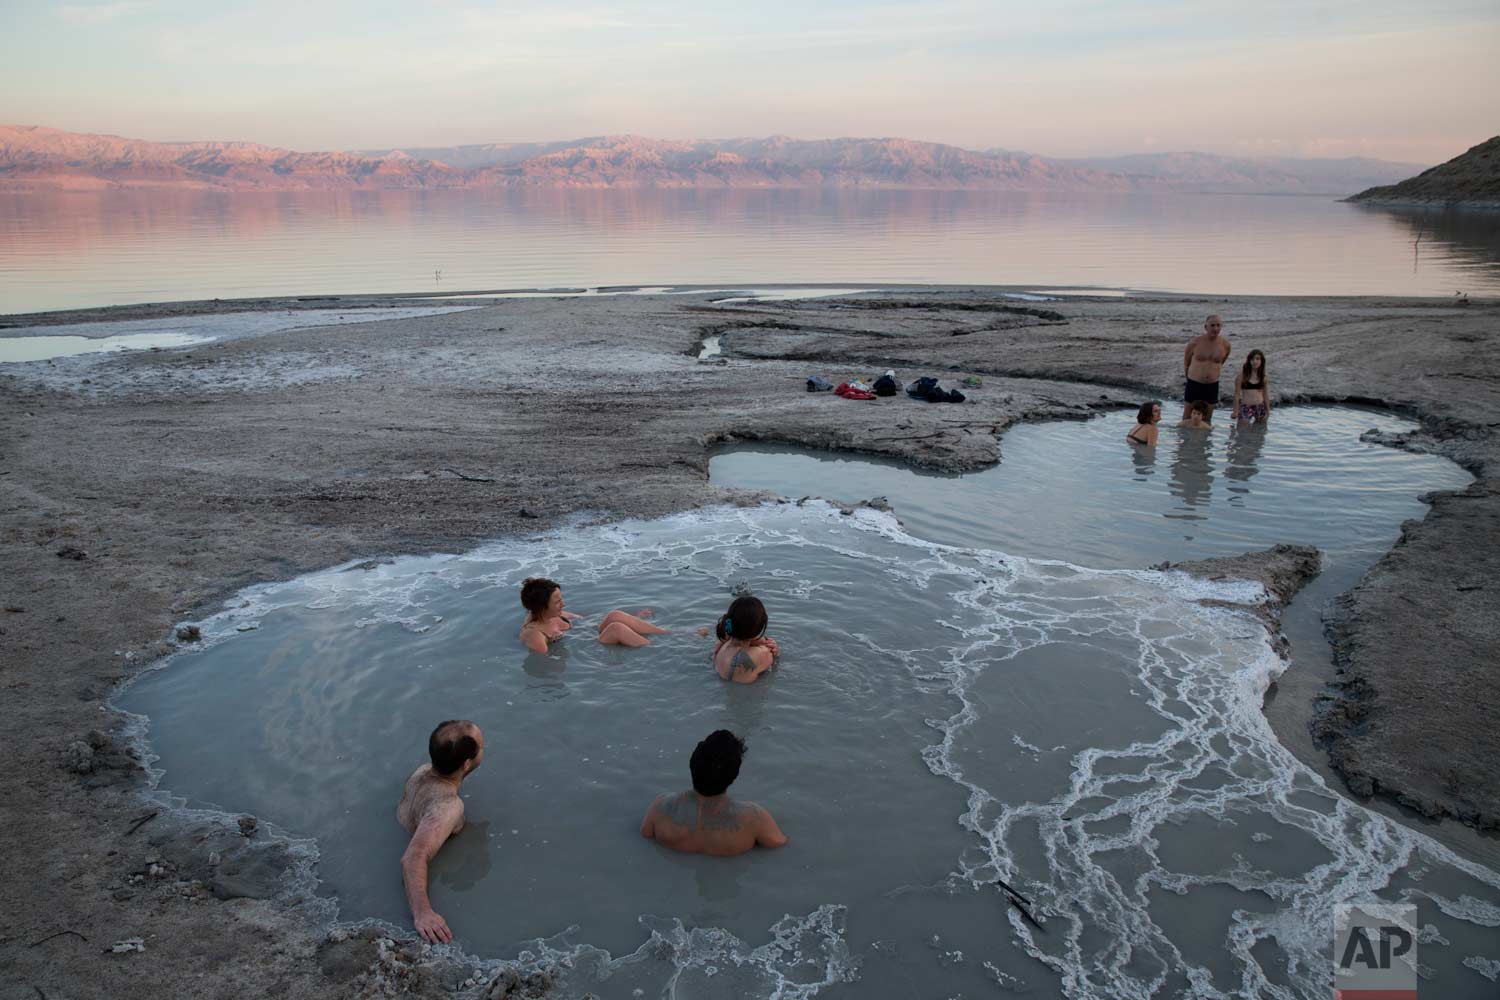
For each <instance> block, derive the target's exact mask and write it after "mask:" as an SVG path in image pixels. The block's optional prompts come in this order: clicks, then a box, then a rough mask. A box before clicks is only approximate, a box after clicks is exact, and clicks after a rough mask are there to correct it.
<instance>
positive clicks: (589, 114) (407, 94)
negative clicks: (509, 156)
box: [0, 0, 1500, 163]
mask: <svg viewBox="0 0 1500 1000" xmlns="http://www.w3.org/2000/svg"><path fill="white" fill-rule="evenodd" d="M278 24H284V25H291V26H293V27H292V28H290V29H283V28H276V27H273V26H274V25H278ZM1497 43H1500V6H1497V5H1496V4H1494V3H1493V2H1481V3H1474V2H1448V0H1443V2H1438V3H1434V4H1430V5H1427V6H1425V7H1411V6H1408V5H1397V4H1394V3H1388V2H1376V3H1353V2H1346V0H1333V2H1325V3H1318V4H1312V5H1309V4H1302V3H1291V2H1286V0H1275V2H1271V3H1266V4H1256V5H1247V4H1235V3H1228V2H1223V0H1209V2H1204V3H1195V4H1181V3H1179V2H1177V0H1155V2H1151V3H1142V4H1138V5H1134V6H1130V7H1126V6H1122V5H1119V4H1109V3H1100V2H1087V0H1064V2H1062V3H1060V4H1055V5H1052V6H1050V7H1046V8H1042V7H1040V6H1038V5H1031V4H1013V3H984V2H977V0H940V2H938V3H935V4H912V3H851V2H831V3H825V4H820V5H806V4H792V3H787V2H785V0H772V2H769V3H763V4H761V5H759V6H757V8H756V9H755V11H754V12H753V16H750V15H749V14H748V13H747V11H746V9H745V8H744V7H742V6H739V5H728V4H715V3H695V4H683V3H679V2H675V0H674V2H662V3H645V4H624V5H619V4H617V5H611V6H608V7H603V6H599V7H595V6H590V5H587V4H575V3H559V4H553V5H550V6H537V5H520V4H506V3H500V4H464V3H452V2H445V3H434V4H422V5H394V4H392V5H381V4H378V3H365V4H353V3H345V2H342V0H340V2H334V3H327V4H318V5H306V4H292V3H289V2H282V0H277V2H262V3H253V4H229V3H196V4H190V3H184V2H172V0H159V2H153V0H119V2H106V3H83V2H80V3H71V4H56V3H42V2H32V0H20V2H15V0H12V2H11V3H8V4H7V5H6V10H5V11H4V12H3V13H0V121H3V122H9V123H16V124H41V125H49V126H53V127H56V128H63V129H69V130H74V131H89V132H109V133H114V134H119V135H126V136H131V137H136V138H143V139H155V140H195V139H243V140H248V141H254V142H263V143H267V144H272V145H278V146H287V147H291V148H294V149H303V150H312V149H362V148H380V147H391V146H422V145H450V144H458V143H477V142H503V141H541V140H555V139H568V138H575V137H579V136H587V135H598V134H606V133H620V132H633V133H638V134H642V135H650V136H659V137H669V138H689V137H722V136H732V135H768V134H773V133H786V134H791V135H794V136H798V137H801V138H820V137H832V136H853V135H862V136H903V137H907V138H913V139H923V140H930V141H938V142H949V143H953V144H956V145H961V146H966V147H969V148H976V149H984V148H992V147H1004V148H1008V149H1017V150H1027V151H1031V152H1036V153H1042V154H1046V155H1052V156H1088V155H1107V154H1116V153H1129V152H1151V151H1166V150H1177V149H1196V150H1204V151H1209V152H1217V153H1224V154H1231V155H1283V156H1372V157H1380V158H1385V159H1395V160H1405V161H1411V162H1418V163H1437V162H1440V161H1442V160H1445V159H1448V158H1449V157H1452V156H1454V155H1456V154H1458V153H1460V152H1462V151H1463V150H1464V149H1466V148H1468V147H1469V146H1471V145H1474V144H1475V143H1477V142H1480V141H1482V140H1483V139H1485V138H1487V137H1488V136H1489V135H1491V134H1493V133H1494V132H1495V131H1496V130H1497V125H1500V59H1496V58H1495V53H1496V52H1497V51H1500V44H1497Z"/></svg>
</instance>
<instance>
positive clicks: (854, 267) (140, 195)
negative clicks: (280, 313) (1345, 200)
mask: <svg viewBox="0 0 1500 1000" xmlns="http://www.w3.org/2000/svg"><path fill="white" fill-rule="evenodd" d="M663 282H671V283H676V284H688V283H708V284H717V283H730V284H742V283H747V282H749V283H754V282H760V283H767V282H785V283H794V284H795V283H809V282H836V283H861V282H924V283H926V282H932V283H964V284H967V283H975V284H1004V285H1028V284H1040V285H1053V286H1056V285H1084V286H1105V287H1118V288H1135V289H1152V290H1169V291H1184V292H1210V293H1224V294H1277V295H1283V294H1285V295H1308V294H1320V295H1321V294H1350V295H1365V294H1371V295H1443V296H1451V295H1453V293H1454V291H1455V290H1459V289H1462V290H1465V291H1467V292H1469V293H1471V294H1475V295H1493V294H1500V213H1488V214H1484V213H1480V214H1455V213H1445V212H1435V213H1427V214H1424V213H1411V212H1393V211H1387V210H1381V209H1371V208H1362V207H1356V206H1353V205H1346V204H1342V203H1340V202H1337V201H1334V200H1332V199H1329V198H1321V197H1273V196H1249V195H1104V194H1101V195H1052V194H1025V193H997V192H936V191H865V192H860V191H817V190H815V191H526V192H515V191H499V192H475V191H455V192H406V191H391V192H373V193H347V192H345V193H282V194H224V193H217V192H204V191H197V192H183V191H115V192H105V193H75V194H48V195H0V313H13V312H24V311H30V310H48V309H64V308H70V307H80V306H97V305H111V304H118V303H131V302H152V301H170V300H178V299H202V298H235V297H245V296H260V295H310V294H341V293H361V292H363V293H373V292H416V291H443V290H449V291H460V290H475V289H497V288H550V287H556V286H598V285H618V284H648V285H649V284H660V283H663Z"/></svg>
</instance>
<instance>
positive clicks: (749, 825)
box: [641, 729, 787, 857]
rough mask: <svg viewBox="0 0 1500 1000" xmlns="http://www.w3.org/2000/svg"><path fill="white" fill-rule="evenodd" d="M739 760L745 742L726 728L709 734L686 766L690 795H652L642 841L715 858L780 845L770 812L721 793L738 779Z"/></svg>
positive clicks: (782, 839)
mask: <svg viewBox="0 0 1500 1000" xmlns="http://www.w3.org/2000/svg"><path fill="white" fill-rule="evenodd" d="M744 756H745V741H744V740H742V739H740V738H739V737H738V736H736V735H734V734H733V733H731V732H730V731H729V730H727V729H719V730H716V731H714V732H712V733H710V734H709V735H708V738H707V739H705V740H704V741H703V742H702V743H699V744H698V746H697V749H695V750H694V751H693V757H692V760H691V761H689V763H688V767H689V768H690V769H691V771H692V773H693V790H692V791H689V792H679V793H678V794H676V795H659V796H657V798H656V801H655V802H652V803H651V807H650V808H649V809H647V810H646V818H645V819H644V820H642V821H641V836H642V837H650V838H651V839H653V840H655V841H656V842H657V843H658V844H662V845H664V846H666V847H670V848H672V849H673V850H675V851H685V852H687V853H689V854H713V855H717V856H719V857H728V856H729V855H731V854H744V853H745V852H746V851H748V850H750V849H751V848H752V847H754V846H755V845H756V844H759V845H760V846H761V847H781V846H783V845H784V844H785V843H786V840H787V838H786V834H784V833H782V832H781V828H780V827H778V826H777V825H776V821H775V820H774V819H772V818H771V814H770V813H768V812H766V811H765V810H764V809H762V808H761V807H760V806H758V805H756V804H755V803H754V802H736V801H735V800H734V799H731V798H730V797H729V796H728V795H725V794H724V793H725V792H726V791H727V790H728V789H729V786H730V785H731V784H733V783H734V779H735V778H737V777H739V774H740V761H741V760H742V759H744Z"/></svg>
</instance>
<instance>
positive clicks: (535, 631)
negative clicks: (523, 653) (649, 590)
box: [521, 576, 667, 653]
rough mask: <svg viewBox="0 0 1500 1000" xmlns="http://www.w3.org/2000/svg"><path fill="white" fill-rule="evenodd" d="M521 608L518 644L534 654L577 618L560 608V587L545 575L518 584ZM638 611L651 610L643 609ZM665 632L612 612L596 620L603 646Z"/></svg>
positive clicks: (641, 642) (639, 641) (635, 642)
mask: <svg viewBox="0 0 1500 1000" xmlns="http://www.w3.org/2000/svg"><path fill="white" fill-rule="evenodd" d="M521 607H523V608H525V609H526V620H525V621H524V622H522V623H521V643H522V644H523V645H524V646H525V647H526V648H527V649H529V650H531V651H532V652H533V653H545V652H547V649H548V647H549V646H550V645H551V644H552V643H554V642H556V641H557V640H558V639H561V638H562V637H563V636H564V635H566V634H567V632H568V630H569V629H571V628H572V627H573V623H574V622H575V621H577V620H578V616H577V615H575V614H574V613H573V612H571V611H565V610H563V596H562V588H561V587H559V586H558V585H557V584H556V583H554V582H552V581H551V580H548V579H547V578H545V577H540V576H534V577H532V578H531V579H529V580H526V581H524V582H523V583H522V584H521ZM641 614H642V615H649V614H651V611H650V609H642V611H641ZM666 631H667V630H666V629H664V628H661V627H659V626H656V625H652V624H651V623H650V622H648V621H644V620H642V619H641V618H638V617H636V616H635V615H627V614H626V613H625V612H623V611H611V612H610V613H609V614H607V615H605V616H604V618H603V620H602V621H600V622H599V641H600V642H602V643H604V644H605V645H606V646H649V645H651V640H650V639H648V638H646V636H648V635H661V634H662V633H664V632H666Z"/></svg>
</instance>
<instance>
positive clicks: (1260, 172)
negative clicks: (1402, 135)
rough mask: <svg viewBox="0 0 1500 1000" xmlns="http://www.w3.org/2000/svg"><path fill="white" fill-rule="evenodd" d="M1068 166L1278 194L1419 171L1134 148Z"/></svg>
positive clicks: (1327, 189) (1186, 186)
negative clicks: (1128, 152)
mask: <svg viewBox="0 0 1500 1000" xmlns="http://www.w3.org/2000/svg"><path fill="white" fill-rule="evenodd" d="M1061 162H1063V163H1066V164H1068V165H1070V166H1080V167H1088V168H1090V169H1093V170H1105V171H1109V172H1111V173H1118V174H1124V175H1125V176H1127V177H1149V178H1152V179H1155V180H1160V181H1166V182H1168V183H1170V184H1171V185H1172V186H1173V187H1174V188H1175V189H1177V190H1184V191H1198V192H1202V193H1235V192H1245V191H1251V190H1254V191H1257V192H1274V193H1276V194H1323V195H1340V194H1343V193H1344V192H1346V191H1350V190H1354V189H1356V188H1359V189H1363V188H1366V187H1369V186H1371V185H1375V184H1389V183H1391V181H1392V179H1393V178H1394V177H1396V176H1397V175H1399V176H1402V177H1408V176H1410V175H1411V174H1412V172H1413V171H1417V170H1421V169H1422V165H1421V164H1419V163H1396V162H1392V161H1390V160H1374V159H1370V158H1368V157H1362V156H1349V157H1343V158H1340V159H1326V160H1324V159H1297V158H1295V157H1288V156H1268V157H1243V156H1238V157H1227V156H1216V155H1214V154H1212V153H1194V152H1181V153H1136V154H1133V155H1129V156H1094V157H1087V158H1083V159H1065V160H1062V161H1061Z"/></svg>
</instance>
